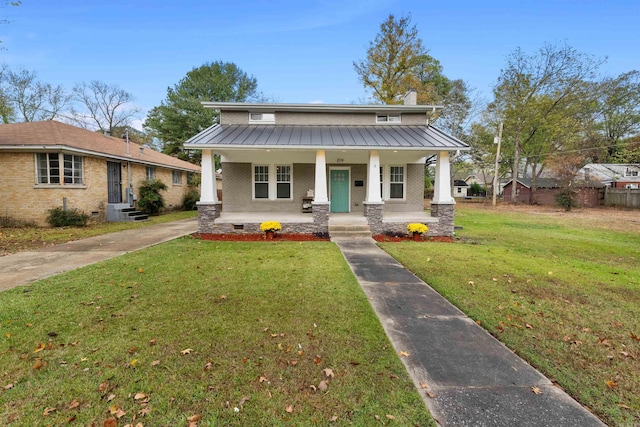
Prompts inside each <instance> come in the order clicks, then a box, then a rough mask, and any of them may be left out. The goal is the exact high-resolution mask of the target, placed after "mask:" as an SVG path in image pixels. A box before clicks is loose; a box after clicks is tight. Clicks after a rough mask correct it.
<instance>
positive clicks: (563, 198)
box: [555, 188, 578, 212]
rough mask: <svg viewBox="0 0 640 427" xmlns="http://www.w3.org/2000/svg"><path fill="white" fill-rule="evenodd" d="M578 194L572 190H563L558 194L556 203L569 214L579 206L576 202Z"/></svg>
mask: <svg viewBox="0 0 640 427" xmlns="http://www.w3.org/2000/svg"><path fill="white" fill-rule="evenodd" d="M575 195H576V192H575V191H573V190H572V189H570V188H563V189H562V190H561V191H560V192H559V193H558V194H556V195H555V198H556V203H557V204H558V205H560V206H561V207H563V208H564V210H565V211H567V212H569V211H570V210H571V208H575V207H577V206H578V204H577V203H576V200H575Z"/></svg>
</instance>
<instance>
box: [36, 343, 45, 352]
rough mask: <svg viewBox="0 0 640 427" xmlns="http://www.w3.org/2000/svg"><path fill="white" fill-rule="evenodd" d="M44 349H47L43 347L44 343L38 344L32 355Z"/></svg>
mask: <svg viewBox="0 0 640 427" xmlns="http://www.w3.org/2000/svg"><path fill="white" fill-rule="evenodd" d="M45 348H47V346H46V345H44V343H40V344H38V346H37V347H36V349H35V350H33V352H34V353H38V352H40V351H42V350H44V349H45Z"/></svg>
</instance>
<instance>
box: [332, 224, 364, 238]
mask: <svg viewBox="0 0 640 427" xmlns="http://www.w3.org/2000/svg"><path fill="white" fill-rule="evenodd" d="M329 236H330V237H331V238H334V237H349V238H355V237H371V229H370V228H369V226H368V225H361V224H336V225H329Z"/></svg>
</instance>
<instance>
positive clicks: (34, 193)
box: [0, 153, 189, 226]
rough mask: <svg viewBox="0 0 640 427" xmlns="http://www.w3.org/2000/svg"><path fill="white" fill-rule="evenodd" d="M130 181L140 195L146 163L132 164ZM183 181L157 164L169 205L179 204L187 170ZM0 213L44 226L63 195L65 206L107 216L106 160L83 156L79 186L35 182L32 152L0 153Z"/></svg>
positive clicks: (97, 217)
mask: <svg viewBox="0 0 640 427" xmlns="http://www.w3.org/2000/svg"><path fill="white" fill-rule="evenodd" d="M131 172H132V182H133V187H134V191H135V194H137V196H138V198H139V197H140V194H139V191H138V188H139V186H140V183H141V182H142V181H143V180H144V179H145V176H146V167H145V166H144V165H140V164H132V168H131ZM182 175H183V177H182V178H183V179H182V181H183V184H182V185H173V184H172V172H171V170H170V169H164V168H156V177H157V178H159V179H161V180H162V181H163V182H164V183H165V184H167V186H168V190H167V191H166V192H164V193H163V195H164V197H165V204H166V206H167V207H168V208H169V207H171V208H179V207H181V206H182V199H183V197H184V194H185V193H186V192H187V191H189V186H187V185H186V173H184V172H183V173H182ZM122 182H123V188H122V191H123V198H125V200H126V186H127V169H126V167H123V169H122ZM0 183H2V185H0V216H8V217H12V218H15V219H20V220H24V221H31V222H35V223H36V224H38V225H42V226H45V225H47V223H46V217H47V211H48V210H49V209H53V208H56V207H61V206H63V203H64V200H65V198H66V206H67V208H69V209H71V208H76V209H79V210H81V211H83V212H85V213H87V214H89V215H92V216H93V217H94V218H96V219H97V220H100V219H104V218H105V216H106V213H105V210H106V204H107V166H106V160H105V159H101V158H96V157H84V185H81V186H42V185H36V162H35V155H34V154H33V153H1V154H0Z"/></svg>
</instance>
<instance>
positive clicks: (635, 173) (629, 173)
mask: <svg viewBox="0 0 640 427" xmlns="http://www.w3.org/2000/svg"><path fill="white" fill-rule="evenodd" d="M624 176H638V171H637V170H635V169H631V168H627V169H626V170H625V171H624Z"/></svg>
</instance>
